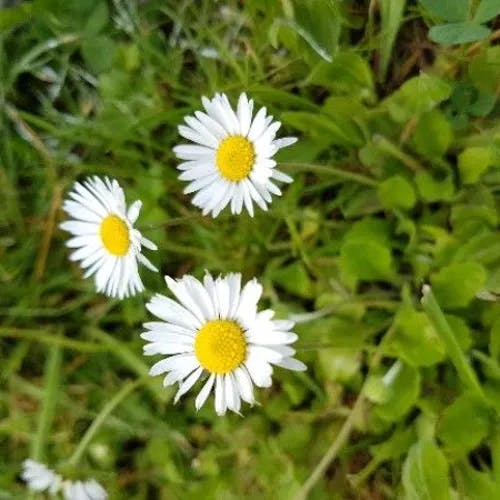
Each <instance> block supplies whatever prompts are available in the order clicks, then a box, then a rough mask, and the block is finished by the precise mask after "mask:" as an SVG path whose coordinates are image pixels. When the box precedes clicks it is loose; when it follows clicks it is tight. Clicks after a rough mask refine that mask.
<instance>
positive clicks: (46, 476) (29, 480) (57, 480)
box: [21, 458, 62, 495]
mask: <svg viewBox="0 0 500 500" xmlns="http://www.w3.org/2000/svg"><path fill="white" fill-rule="evenodd" d="M21 478H22V480H23V481H24V482H25V483H26V484H27V485H28V488H29V489H30V490H33V491H40V492H41V491H46V492H48V493H50V494H51V495H55V494H56V493H57V492H58V491H59V490H60V489H61V484H62V478H61V476H60V475H59V474H56V473H55V472H54V471H53V470H52V469H49V468H48V467H47V466H46V465H45V464H42V463H40V462H36V461H35V460H31V459H30V458H28V459H27V460H25V461H24V462H23V472H22V473H21Z"/></svg>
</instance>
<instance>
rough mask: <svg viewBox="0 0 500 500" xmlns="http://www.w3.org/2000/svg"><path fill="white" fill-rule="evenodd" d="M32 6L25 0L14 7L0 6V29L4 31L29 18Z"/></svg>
mask: <svg viewBox="0 0 500 500" xmlns="http://www.w3.org/2000/svg"><path fill="white" fill-rule="evenodd" d="M32 12H33V6H32V4H31V3H28V2H25V3H22V4H20V5H16V6H15V7H3V8H2V7H0V30H2V31H6V30H9V29H11V28H14V27H15V26H17V25H18V24H22V23H25V22H26V21H28V20H29V19H30V18H31V15H32Z"/></svg>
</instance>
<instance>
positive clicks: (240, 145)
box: [215, 135, 255, 182]
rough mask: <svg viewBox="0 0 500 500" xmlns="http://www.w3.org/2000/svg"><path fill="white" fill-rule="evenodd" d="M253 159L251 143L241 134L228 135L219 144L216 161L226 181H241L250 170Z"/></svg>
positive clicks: (253, 153)
mask: <svg viewBox="0 0 500 500" xmlns="http://www.w3.org/2000/svg"><path fill="white" fill-rule="evenodd" d="M254 160H255V151H254V148H253V144H252V143H251V142H250V141H249V140H248V139H246V138H245V137H243V136H242V135H230V136H229V137H226V138H225V139H224V140H223V141H221V143H220V144H219V148H218V149H217V155H216V159H215V161H216V163H217V168H218V169H219V172H220V173H221V174H222V176H223V177H225V178H226V179H227V180H228V181H233V182H237V181H241V180H242V179H244V178H245V177H247V176H248V174H249V173H250V172H251V170H252V167H253V164H254Z"/></svg>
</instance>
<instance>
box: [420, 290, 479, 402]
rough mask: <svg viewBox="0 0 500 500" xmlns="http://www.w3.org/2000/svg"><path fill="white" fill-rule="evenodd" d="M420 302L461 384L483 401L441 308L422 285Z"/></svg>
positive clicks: (470, 369)
mask: <svg viewBox="0 0 500 500" xmlns="http://www.w3.org/2000/svg"><path fill="white" fill-rule="evenodd" d="M421 302H422V306H423V308H424V311H425V312H426V314H427V316H428V317H429V319H430V320H431V322H432V324H433V325H434V328H435V330H436V333H437V334H438V335H439V337H440V338H441V340H442V341H443V343H444V345H445V347H446V351H447V353H448V356H449V357H450V359H451V362H452V363H453V365H454V366H455V369H456V370H457V373H458V376H459V377H460V379H461V380H462V383H463V384H464V385H465V386H466V387H468V388H469V389H470V390H471V391H474V392H475V393H476V394H478V395H479V396H481V397H482V398H483V399H484V398H485V396H484V393H483V390H482V388H481V385H480V383H479V381H478V379H477V377H476V374H475V373H474V371H473V369H472V367H471V366H470V364H469V362H468V361H467V358H466V357H465V354H464V352H463V351H462V349H461V347H460V345H459V343H458V341H457V339H456V337H455V335H454V333H453V331H452V329H451V327H450V325H449V324H448V321H446V318H445V316H444V314H443V311H442V310H441V307H440V306H439V304H438V302H437V300H436V298H435V297H434V294H433V293H432V289H431V287H430V286H429V285H424V286H423V288H422V301H421Z"/></svg>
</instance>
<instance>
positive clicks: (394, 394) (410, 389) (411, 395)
mask: <svg viewBox="0 0 500 500" xmlns="http://www.w3.org/2000/svg"><path fill="white" fill-rule="evenodd" d="M382 381H383V383H384V384H385V386H386V387H387V391H388V392H387V396H386V399H385V400H384V402H383V403H382V404H379V405H376V406H375V407H374V409H373V411H374V413H375V415H376V416H377V417H378V418H381V419H382V420H385V421H388V422H396V421H397V420H399V419H401V418H402V417H403V416H404V415H406V413H408V412H409V411H410V409H411V408H412V407H413V406H414V405H415V403H416V402H417V399H418V395H419V393H420V373H419V371H418V370H417V369H416V368H414V367H412V366H410V365H407V364H406V363H403V362H401V361H396V362H395V363H394V364H393V365H392V367H391V368H390V369H389V370H388V371H387V373H386V374H385V375H384V377H383V378H382Z"/></svg>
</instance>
